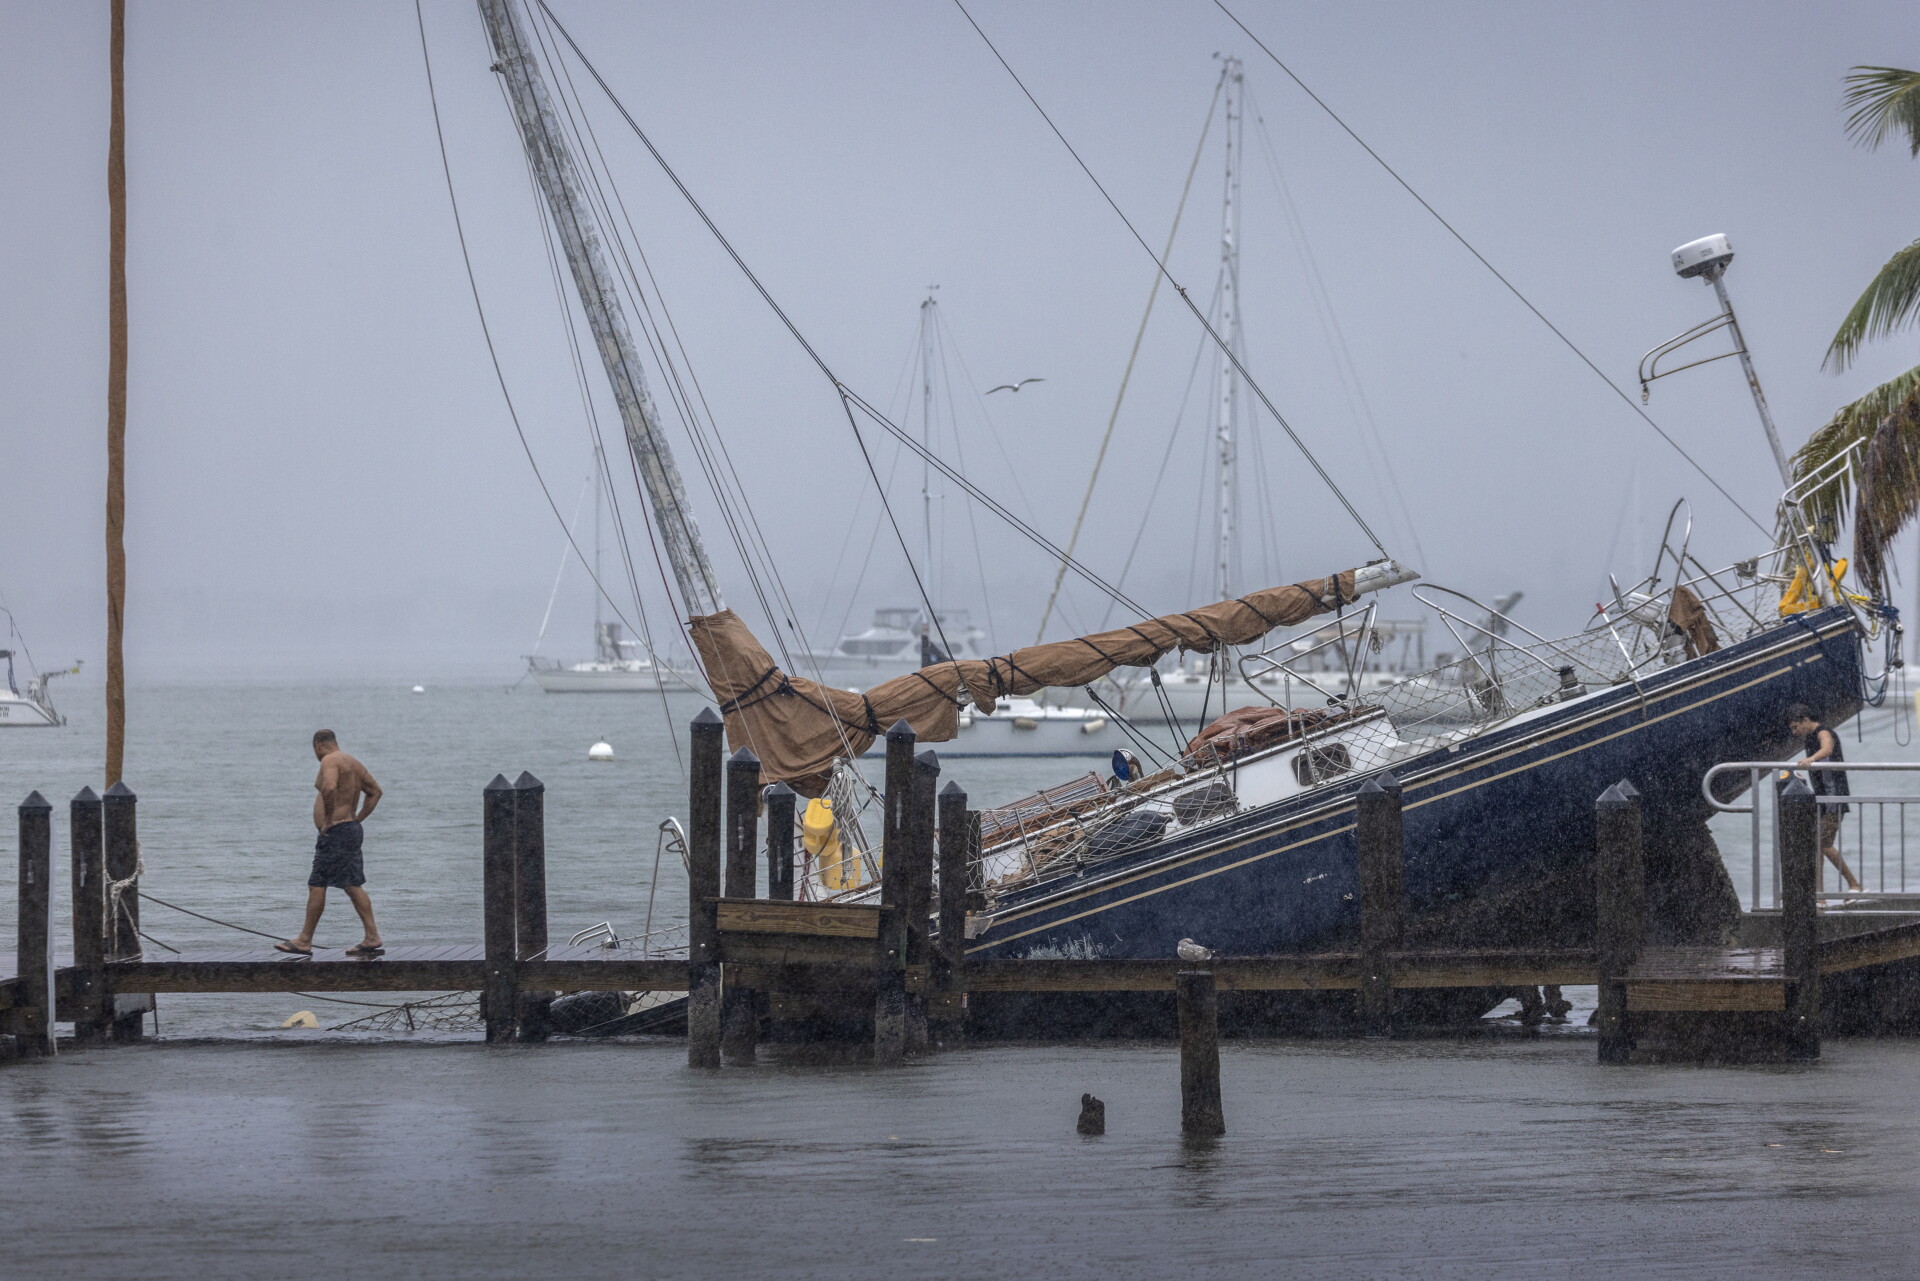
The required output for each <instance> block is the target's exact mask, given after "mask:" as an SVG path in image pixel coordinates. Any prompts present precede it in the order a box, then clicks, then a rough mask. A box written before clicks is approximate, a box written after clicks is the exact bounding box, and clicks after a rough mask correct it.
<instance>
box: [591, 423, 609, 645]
mask: <svg viewBox="0 0 1920 1281" xmlns="http://www.w3.org/2000/svg"><path fill="white" fill-rule="evenodd" d="M607 483H608V482H607V455H606V451H605V450H603V449H601V448H600V441H599V439H598V436H597V434H596V438H595V440H594V442H593V645H594V648H595V649H596V650H602V651H604V650H605V649H606V647H607V645H606V631H605V628H606V619H605V614H604V613H603V609H602V607H603V605H604V604H605V602H604V601H602V600H601V598H600V592H601V587H600V584H602V583H604V582H605V581H606V579H604V578H602V577H601V576H600V562H601V556H600V504H601V501H602V496H601V491H602V490H603V489H604V488H605V487H606V485H607ZM600 657H601V658H606V657H607V655H606V654H605V653H604V652H603V653H601V654H600Z"/></svg>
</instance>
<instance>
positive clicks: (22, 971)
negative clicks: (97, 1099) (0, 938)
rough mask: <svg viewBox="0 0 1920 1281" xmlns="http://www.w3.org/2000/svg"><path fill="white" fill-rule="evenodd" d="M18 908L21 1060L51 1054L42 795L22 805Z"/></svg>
mask: <svg viewBox="0 0 1920 1281" xmlns="http://www.w3.org/2000/svg"><path fill="white" fill-rule="evenodd" d="M19 906H20V916H19V931H18V933H16V934H15V935H14V936H13V937H14V939H15V941H16V942H17V944H18V945H19V953H18V958H17V964H16V965H15V966H14V973H15V974H17V975H19V976H20V986H19V989H18V995H16V996H15V998H14V1010H15V1017H16V1019H17V1020H18V1021H17V1022H16V1023H15V1025H14V1040H15V1043H16V1044H17V1045H18V1046H19V1047H20V1052H21V1053H22V1054H30V1055H46V1054H52V1053H53V1019H54V1003H53V806H51V805H49V804H48V803H47V798H46V797H44V796H42V795H40V793H38V792H32V793H29V794H28V796H27V799H26V800H24V801H22V802H20V898H19Z"/></svg>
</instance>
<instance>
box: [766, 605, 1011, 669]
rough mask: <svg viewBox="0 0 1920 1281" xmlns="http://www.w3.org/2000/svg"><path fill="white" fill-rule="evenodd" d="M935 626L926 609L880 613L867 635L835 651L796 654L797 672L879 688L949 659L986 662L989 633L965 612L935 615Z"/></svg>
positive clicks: (846, 641) (844, 639)
mask: <svg viewBox="0 0 1920 1281" xmlns="http://www.w3.org/2000/svg"><path fill="white" fill-rule="evenodd" d="M934 617H935V625H934V626H929V625H928V623H927V613H926V611H925V610H924V609H919V608H915V607H911V606H909V607H902V608H896V609H876V610H875V611H873V624H872V626H870V627H868V628H867V629H866V630H865V631H862V632H854V633H852V634H851V635H847V636H842V637H841V638H840V640H839V642H838V643H837V644H835V645H834V647H833V648H832V649H826V650H818V649H816V650H807V651H805V652H804V653H801V654H798V655H796V656H795V664H794V666H795V669H796V670H797V671H800V672H803V673H805V674H806V675H808V676H814V675H816V674H817V675H818V678H819V679H821V680H824V681H827V682H829V683H830V684H839V683H840V682H841V681H843V680H848V679H851V678H856V677H857V678H859V679H860V680H861V681H862V682H863V683H866V684H877V683H879V682H880V681H883V680H888V679H890V678H892V677H895V676H904V675H906V674H907V673H908V672H912V671H918V670H919V669H920V668H922V667H925V666H927V665H928V664H930V663H940V662H945V661H947V660H948V659H960V660H965V659H970V658H986V657H988V654H987V648H986V646H987V633H986V632H985V631H984V630H982V629H981V628H978V627H975V626H974V625H973V622H972V620H971V619H969V618H968V616H967V611H966V610H964V609H942V610H937V611H935V615H934Z"/></svg>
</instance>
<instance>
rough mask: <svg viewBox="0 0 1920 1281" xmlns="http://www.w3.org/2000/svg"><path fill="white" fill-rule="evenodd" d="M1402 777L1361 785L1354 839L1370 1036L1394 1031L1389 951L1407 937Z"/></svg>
mask: <svg viewBox="0 0 1920 1281" xmlns="http://www.w3.org/2000/svg"><path fill="white" fill-rule="evenodd" d="M1400 801H1401V796H1400V780H1399V779H1397V778H1395V777H1394V776H1393V775H1391V774H1382V775H1380V776H1379V777H1378V778H1370V779H1368V780H1367V781H1366V782H1364V783H1362V784H1361V785H1360V791H1359V794H1358V796H1357V798H1356V800H1355V809H1356V814H1355V820H1354V826H1355V839H1356V842H1357V844H1358V847H1359V874H1360V875H1359V881H1360V1023H1361V1027H1362V1029H1363V1030H1364V1031H1365V1032H1366V1034H1367V1035H1369V1036H1388V1035H1391V1034H1392V1031H1393V973H1392V963H1391V961H1390V959H1389V954H1390V953H1392V952H1395V951H1397V950H1399V948H1400V945H1401V942H1402V940H1403V939H1404V938H1405V936H1406V917H1407V909H1406V888H1405V887H1406V873H1405V864H1406V839H1405V834H1404V829H1403V826H1402V819H1401V809H1400Z"/></svg>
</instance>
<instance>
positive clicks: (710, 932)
mask: <svg viewBox="0 0 1920 1281" xmlns="http://www.w3.org/2000/svg"><path fill="white" fill-rule="evenodd" d="M725 732H726V726H725V724H724V723H723V722H722V721H721V719H720V718H719V716H717V715H715V714H714V710H713V709H712V708H711V707H703V708H701V709H700V714H699V715H698V716H695V717H694V718H693V724H692V726H691V727H690V737H691V739H692V750H691V760H689V762H688V768H687V1066H688V1067H696V1068H717V1067H719V1066H720V923H719V915H718V909H717V908H716V907H715V905H714V899H716V898H718V897H719V895H720V794H721V781H720V780H721V775H722V774H723V773H724V768H723V765H722V761H721V754H722V752H723V750H724V748H723V746H722V743H721V737H722V735H723V734H724V733H725Z"/></svg>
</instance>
